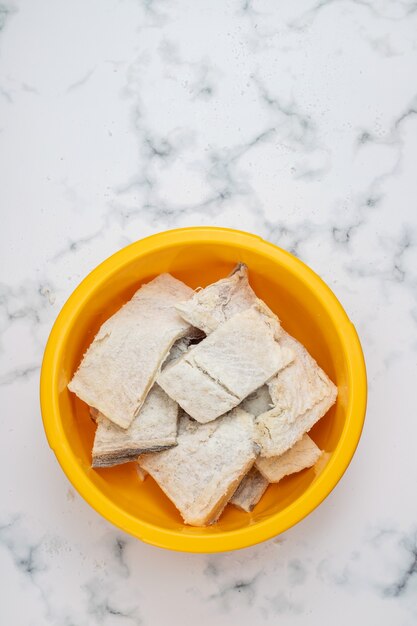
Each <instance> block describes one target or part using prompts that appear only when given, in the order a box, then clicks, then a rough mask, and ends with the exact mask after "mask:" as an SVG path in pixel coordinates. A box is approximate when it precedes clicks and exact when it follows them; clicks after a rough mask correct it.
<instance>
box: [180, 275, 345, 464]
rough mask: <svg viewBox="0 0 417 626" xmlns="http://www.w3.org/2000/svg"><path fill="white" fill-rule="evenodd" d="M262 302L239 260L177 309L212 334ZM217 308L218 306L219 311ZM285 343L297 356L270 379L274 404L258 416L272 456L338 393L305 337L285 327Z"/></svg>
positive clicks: (260, 438) (259, 436) (265, 450)
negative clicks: (306, 345)
mask: <svg viewBox="0 0 417 626" xmlns="http://www.w3.org/2000/svg"><path fill="white" fill-rule="evenodd" d="M257 300H258V298H257V296H256V294H255V292H254V291H253V289H252V287H251V286H250V284H249V281H248V272H247V267H246V266H245V265H244V264H243V263H239V264H238V265H237V266H236V267H235V269H234V270H233V271H232V273H231V274H230V275H229V276H228V277H226V278H222V279H221V280H219V281H217V282H216V283H213V284H211V285H208V287H205V288H204V289H201V290H200V291H197V292H196V293H194V295H193V296H192V298H189V299H188V300H187V301H186V302H181V303H179V304H177V305H176V309H177V310H178V312H179V313H180V314H181V315H182V316H183V317H184V319H185V320H187V321H190V320H192V324H193V325H194V326H196V327H197V328H204V329H205V332H206V333H210V332H213V331H214V330H215V329H216V328H218V327H219V325H221V324H223V323H224V322H225V320H228V319H230V316H233V315H235V314H236V313H237V311H239V310H242V309H246V308H247V307H248V306H251V304H250V303H253V302H256V301H257ZM265 306H266V305H265ZM212 307H217V309H218V310H217V312H216V311H213V310H211V309H212ZM279 341H280V344H282V345H283V347H287V348H289V349H291V350H293V351H294V352H295V355H296V356H295V359H294V360H293V362H292V363H291V364H290V365H289V366H288V367H286V368H284V369H282V370H280V371H279V372H278V373H277V375H276V376H274V377H273V378H271V379H270V380H269V381H268V382H267V386H268V389H269V392H270V394H271V398H272V403H273V405H274V406H272V407H268V409H267V410H266V411H265V412H264V413H261V414H260V415H258V417H257V419H256V440H257V442H258V443H259V445H260V446H261V455H262V456H268V457H275V456H280V455H281V454H283V453H284V452H285V451H286V450H288V449H289V448H291V447H292V446H293V445H294V444H295V443H296V442H297V441H298V440H299V439H300V438H301V437H302V436H303V434H304V433H305V432H308V431H309V430H310V429H311V428H312V426H314V424H315V423H316V422H317V421H318V420H319V419H320V418H321V417H323V415H325V413H327V411H328V410H329V408H330V407H331V406H332V405H333V404H334V402H335V401H336V397H337V388H336V386H335V385H334V384H333V383H332V381H331V380H330V378H329V377H328V376H327V375H326V374H325V372H324V371H323V370H322V369H321V368H320V367H319V365H318V364H317V363H316V361H315V360H314V359H313V357H311V355H310V354H309V353H308V352H307V350H306V349H305V348H304V346H303V345H302V344H301V343H300V342H299V341H297V340H296V339H295V338H294V337H291V335H289V334H288V333H287V332H286V331H285V330H283V329H282V332H281V335H280V340H279Z"/></svg>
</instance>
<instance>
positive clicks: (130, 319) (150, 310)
mask: <svg viewBox="0 0 417 626" xmlns="http://www.w3.org/2000/svg"><path fill="white" fill-rule="evenodd" d="M192 293H193V291H192V289H190V287H187V285H185V284H184V283H182V282H181V281H179V280H177V279H176V278H174V277H173V276H171V275H170V274H161V275H160V276H157V278H155V279H154V280H152V281H150V282H149V283H146V284H145V285H142V286H141V287H140V289H139V290H138V291H137V292H136V293H135V295H134V296H133V298H132V299H131V300H129V302H127V303H126V304H125V305H124V306H123V307H122V308H121V309H119V311H117V312H116V313H115V314H114V315H113V316H112V317H110V318H109V319H108V320H107V321H106V322H104V324H103V325H102V326H101V328H100V330H99V331H98V333H97V335H96V336H95V338H94V341H93V342H92V343H91V345H90V347H89V348H88V349H87V351H86V353H85V355H84V357H83V359H82V361H81V364H80V365H79V367H78V369H77V371H76V372H75V374H74V376H73V378H72V380H71V382H70V383H69V385H68V388H69V389H70V390H71V391H73V392H74V393H75V394H76V395H77V396H78V397H79V398H81V400H84V402H86V403H87V404H89V405H90V406H93V407H95V408H96V409H97V410H98V411H100V413H102V414H103V415H105V416H106V417H107V418H108V419H109V420H110V421H112V422H113V423H114V424H117V425H118V426H120V427H121V428H128V427H129V425H130V424H131V423H132V421H133V419H134V417H135V415H136V414H137V412H138V411H139V409H140V407H141V406H142V404H143V402H144V401H145V398H146V396H147V394H148V391H149V390H150V388H151V387H152V385H153V384H154V382H155V378H156V376H157V374H158V372H159V369H160V367H161V365H162V363H163V361H164V360H165V358H166V357H167V355H168V354H169V351H170V349H171V347H172V345H173V344H174V343H175V341H177V340H178V339H179V338H181V337H184V336H189V335H190V333H192V327H191V326H190V324H188V323H187V322H186V321H185V320H184V319H182V318H181V317H180V315H179V314H178V312H177V311H176V310H175V308H174V305H175V304H177V303H178V302H180V301H184V300H186V299H187V298H189V297H190V296H191V295H192Z"/></svg>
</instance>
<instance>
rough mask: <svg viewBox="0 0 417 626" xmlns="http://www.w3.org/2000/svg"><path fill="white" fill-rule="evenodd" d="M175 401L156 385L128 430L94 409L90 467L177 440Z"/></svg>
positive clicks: (116, 462)
mask: <svg viewBox="0 0 417 626" xmlns="http://www.w3.org/2000/svg"><path fill="white" fill-rule="evenodd" d="M178 408H179V407H178V404H177V403H176V402H174V400H171V398H170V397H169V396H167V394H166V393H165V392H164V391H163V390H162V389H161V388H160V387H159V386H158V385H157V384H155V385H154V386H153V387H152V389H151V390H150V392H149V393H148V395H147V397H146V400H145V402H144V403H143V405H142V407H141V408H140V410H139V412H138V413H137V414H136V416H135V417H134V418H133V422H132V423H131V424H130V426H129V427H128V428H127V429H124V428H120V426H117V425H116V424H113V422H111V421H110V420H109V419H107V417H105V416H104V415H103V414H102V413H100V412H95V415H96V421H97V429H96V434H95V438H94V445H93V453H92V457H93V459H92V467H112V466H114V465H120V464H121V463H128V462H129V461H133V460H135V459H137V457H138V456H139V455H140V454H142V453H144V452H158V451H160V450H165V449H166V448H170V447H172V446H174V445H176V443H177V420H178Z"/></svg>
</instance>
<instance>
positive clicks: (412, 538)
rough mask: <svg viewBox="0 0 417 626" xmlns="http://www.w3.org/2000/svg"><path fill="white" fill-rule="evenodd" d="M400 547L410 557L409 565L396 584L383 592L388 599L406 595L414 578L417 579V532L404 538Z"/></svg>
mask: <svg viewBox="0 0 417 626" xmlns="http://www.w3.org/2000/svg"><path fill="white" fill-rule="evenodd" d="M400 545H401V547H402V548H403V549H404V550H405V551H406V553H407V554H408V556H409V565H408V566H407V567H406V569H405V570H404V572H403V574H402V575H401V576H400V577H399V578H398V579H397V580H396V581H395V582H393V583H392V584H391V585H389V586H387V587H385V589H384V590H383V593H384V594H385V595H386V596H388V597H394V598H396V597H398V596H401V595H403V594H405V593H406V591H407V590H408V587H409V585H410V583H411V580H412V578H413V577H414V578H417V532H416V533H412V534H411V535H406V536H404V537H402V538H401V540H400Z"/></svg>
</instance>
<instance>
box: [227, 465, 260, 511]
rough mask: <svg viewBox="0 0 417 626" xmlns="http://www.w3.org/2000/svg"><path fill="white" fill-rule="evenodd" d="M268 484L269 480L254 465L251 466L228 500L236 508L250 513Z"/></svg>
mask: <svg viewBox="0 0 417 626" xmlns="http://www.w3.org/2000/svg"><path fill="white" fill-rule="evenodd" d="M268 485H269V481H268V480H267V479H266V478H265V477H264V476H262V474H261V473H260V472H259V471H258V470H257V469H256V467H252V468H251V469H250V470H249V472H248V473H247V474H246V476H244V478H243V479H242V482H241V483H240V485H239V487H238V488H237V489H236V491H235V493H234V494H233V496H232V497H231V498H230V501H229V502H230V504H233V506H235V507H237V508H238V509H241V510H242V511H245V512H246V513H251V512H252V511H253V509H254V508H255V506H256V505H257V504H258V502H259V500H260V499H261V498H262V496H263V495H264V493H265V491H266V490H267V487H268Z"/></svg>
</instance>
